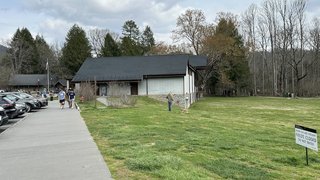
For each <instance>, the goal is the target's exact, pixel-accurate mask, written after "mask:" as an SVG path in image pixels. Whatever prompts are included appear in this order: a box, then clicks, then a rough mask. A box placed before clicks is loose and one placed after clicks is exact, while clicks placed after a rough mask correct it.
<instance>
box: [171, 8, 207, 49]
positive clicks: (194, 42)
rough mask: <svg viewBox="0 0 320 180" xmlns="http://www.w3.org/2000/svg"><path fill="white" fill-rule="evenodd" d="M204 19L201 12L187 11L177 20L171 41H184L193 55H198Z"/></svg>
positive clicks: (202, 36)
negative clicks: (191, 49)
mask: <svg viewBox="0 0 320 180" xmlns="http://www.w3.org/2000/svg"><path fill="white" fill-rule="evenodd" d="M205 21H206V18H205V16H204V14H203V12H202V11H201V10H197V9H194V10H191V9H189V10H187V11H186V12H185V13H184V14H182V15H180V16H179V17H178V19H177V24H176V26H177V29H175V30H173V31H172V32H173V39H174V40H177V41H180V40H183V39H186V40H187V41H188V42H189V43H190V44H191V46H192V48H193V50H194V51H195V54H197V55H199V52H200V48H201V45H202V44H203V43H202V41H203V38H204V28H205V27H206V22H205Z"/></svg>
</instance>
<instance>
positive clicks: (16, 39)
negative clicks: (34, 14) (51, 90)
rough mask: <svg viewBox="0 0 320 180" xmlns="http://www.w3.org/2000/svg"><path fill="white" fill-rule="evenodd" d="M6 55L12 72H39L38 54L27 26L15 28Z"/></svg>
mask: <svg viewBox="0 0 320 180" xmlns="http://www.w3.org/2000/svg"><path fill="white" fill-rule="evenodd" d="M9 46H10V47H9V50H8V56H9V58H8V59H9V61H10V64H11V70H12V73H13V74H36V73H39V72H40V68H39V64H40V63H39V54H38V52H37V49H36V47H35V43H34V39H33V37H32V35H31V33H30V31H29V30H28V29H27V28H22V29H21V30H20V29H17V31H16V33H15V34H14V35H13V38H12V40H11V42H10V44H9Z"/></svg>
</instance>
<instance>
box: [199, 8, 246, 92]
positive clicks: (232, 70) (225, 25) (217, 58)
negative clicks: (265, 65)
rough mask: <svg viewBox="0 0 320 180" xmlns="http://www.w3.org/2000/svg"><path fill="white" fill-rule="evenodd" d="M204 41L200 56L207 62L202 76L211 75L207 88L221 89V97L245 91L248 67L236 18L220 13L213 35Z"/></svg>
mask: <svg viewBox="0 0 320 180" xmlns="http://www.w3.org/2000/svg"><path fill="white" fill-rule="evenodd" d="M204 42H205V43H204V49H203V50H204V52H203V53H205V54H206V55H207V56H208V59H209V62H208V70H207V73H204V74H205V75H206V77H208V74H209V75H211V77H210V79H211V82H212V83H211V89H212V90H214V89H221V90H222V93H223V94H225V95H230V94H229V92H230V91H237V92H240V90H242V89H246V88H247V87H248V85H249V84H248V79H249V67H248V62H247V60H246V56H245V53H246V50H245V47H244V43H243V40H242V37H241V35H240V34H239V32H238V29H237V20H236V17H235V16H233V15H232V14H230V13H220V14H219V16H218V25H217V26H216V27H215V30H214V33H213V35H212V36H209V37H206V39H205V41H204ZM207 80H208V78H207ZM226 93H228V94H226Z"/></svg>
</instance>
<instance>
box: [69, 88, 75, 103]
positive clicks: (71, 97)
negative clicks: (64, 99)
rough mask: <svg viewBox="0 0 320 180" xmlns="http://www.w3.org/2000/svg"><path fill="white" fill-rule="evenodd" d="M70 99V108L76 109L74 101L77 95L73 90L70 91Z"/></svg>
mask: <svg viewBox="0 0 320 180" xmlns="http://www.w3.org/2000/svg"><path fill="white" fill-rule="evenodd" d="M68 98H69V108H73V107H74V99H75V98H76V93H75V92H74V91H73V89H71V88H70V89H69V91H68Z"/></svg>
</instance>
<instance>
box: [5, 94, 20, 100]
mask: <svg viewBox="0 0 320 180" xmlns="http://www.w3.org/2000/svg"><path fill="white" fill-rule="evenodd" d="M6 97H7V98H8V99H10V100H11V101H16V100H18V99H20V98H19V97H17V96H14V95H11V94H7V95H6ZM17 98H18V99H17Z"/></svg>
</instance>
